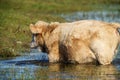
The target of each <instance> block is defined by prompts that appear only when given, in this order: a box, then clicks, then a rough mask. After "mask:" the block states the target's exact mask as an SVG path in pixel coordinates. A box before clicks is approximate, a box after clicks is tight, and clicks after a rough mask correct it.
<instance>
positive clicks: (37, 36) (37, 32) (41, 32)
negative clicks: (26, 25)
mask: <svg viewBox="0 0 120 80" xmlns="http://www.w3.org/2000/svg"><path fill="white" fill-rule="evenodd" d="M58 24H59V23H58V22H52V23H47V22H44V21H38V22H36V23H35V25H33V24H30V31H31V32H32V42H31V48H37V47H39V48H40V50H41V51H42V52H47V48H46V44H45V34H46V33H47V34H48V35H49V34H50V33H51V32H52V31H53V30H54V29H55V28H56V27H57V26H58ZM47 37H48V36H47Z"/></svg>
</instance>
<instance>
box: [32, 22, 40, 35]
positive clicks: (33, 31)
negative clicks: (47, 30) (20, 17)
mask: <svg viewBox="0 0 120 80" xmlns="http://www.w3.org/2000/svg"><path fill="white" fill-rule="evenodd" d="M30 31H31V32H32V33H33V34H38V33H42V28H40V27H36V26H35V25H33V24H30Z"/></svg>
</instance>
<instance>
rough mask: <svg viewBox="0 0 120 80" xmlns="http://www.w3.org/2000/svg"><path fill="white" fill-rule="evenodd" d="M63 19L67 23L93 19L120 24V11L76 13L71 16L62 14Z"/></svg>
mask: <svg viewBox="0 0 120 80" xmlns="http://www.w3.org/2000/svg"><path fill="white" fill-rule="evenodd" d="M61 17H63V18H65V19H66V20H67V21H76V20H84V19H93V20H102V21H106V22H119V23H120V12H119V11H114V12H110V11H91V12H74V13H70V14H61Z"/></svg>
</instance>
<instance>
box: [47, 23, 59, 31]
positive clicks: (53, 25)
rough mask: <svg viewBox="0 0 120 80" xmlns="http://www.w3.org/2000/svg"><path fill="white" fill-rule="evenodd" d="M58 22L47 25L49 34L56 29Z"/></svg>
mask: <svg viewBox="0 0 120 80" xmlns="http://www.w3.org/2000/svg"><path fill="white" fill-rule="evenodd" d="M59 24H60V23H59V22H51V23H50V24H49V31H50V32H51V31H53V30H54V29H55V28H56V27H58V26H59Z"/></svg>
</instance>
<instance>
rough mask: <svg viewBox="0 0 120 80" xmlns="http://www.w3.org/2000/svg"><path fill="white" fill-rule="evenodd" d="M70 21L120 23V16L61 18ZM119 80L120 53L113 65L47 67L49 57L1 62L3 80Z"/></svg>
mask: <svg viewBox="0 0 120 80" xmlns="http://www.w3.org/2000/svg"><path fill="white" fill-rule="evenodd" d="M61 16H62V17H63V18H65V19H66V20H68V21H75V20H82V19H95V20H103V21H107V22H120V12H117V11H116V12H105V11H104V12H76V13H71V14H67V15H65V14H62V15H61ZM66 79H67V80H120V51H119V52H118V55H116V58H115V59H114V61H113V62H112V64H111V65H106V66H103V65H92V64H60V63H59V64H58V63H54V64H51V63H48V57H47V54H46V53H41V52H38V51H37V50H32V51H31V52H30V54H27V55H24V56H20V57H15V58H9V59H1V60H0V80H66Z"/></svg>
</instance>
